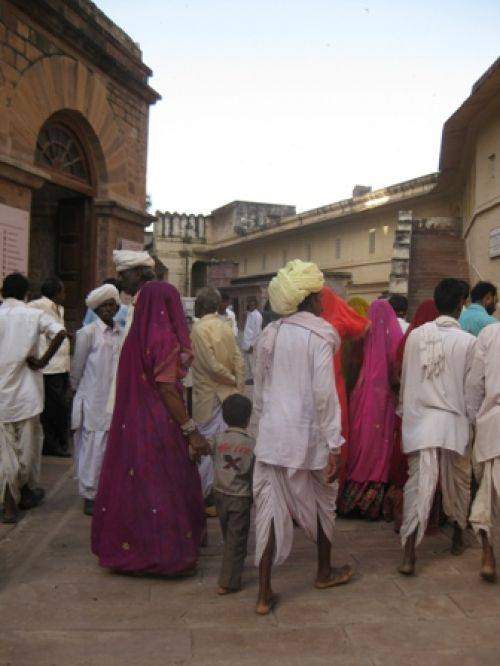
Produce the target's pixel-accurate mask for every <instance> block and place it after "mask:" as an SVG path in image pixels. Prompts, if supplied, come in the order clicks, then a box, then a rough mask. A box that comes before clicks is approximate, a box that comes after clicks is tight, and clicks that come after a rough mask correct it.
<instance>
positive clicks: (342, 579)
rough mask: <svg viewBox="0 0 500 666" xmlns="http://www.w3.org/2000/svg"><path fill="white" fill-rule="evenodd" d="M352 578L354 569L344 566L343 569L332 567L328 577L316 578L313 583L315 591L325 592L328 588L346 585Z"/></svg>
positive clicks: (347, 565)
mask: <svg viewBox="0 0 500 666" xmlns="http://www.w3.org/2000/svg"><path fill="white" fill-rule="evenodd" d="M353 576H354V569H353V568H352V567H351V566H350V565H349V564H345V565H344V566H343V567H338V568H335V567H332V568H331V569H330V573H329V574H328V576H321V577H320V576H318V578H317V579H316V581H315V583H314V587H315V588H316V589H317V590H326V589H327V588H329V587H337V586H338V585H346V583H348V582H349V581H350V580H351V578H352V577H353Z"/></svg>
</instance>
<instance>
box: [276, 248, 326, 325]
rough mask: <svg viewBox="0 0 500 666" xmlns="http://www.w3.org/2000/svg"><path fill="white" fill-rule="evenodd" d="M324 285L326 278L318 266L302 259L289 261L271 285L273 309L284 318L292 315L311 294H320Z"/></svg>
mask: <svg viewBox="0 0 500 666" xmlns="http://www.w3.org/2000/svg"><path fill="white" fill-rule="evenodd" d="M324 284H325V278H324V276H323V273H322V272H321V271H320V270H319V268H318V267H317V266H316V264H312V263H310V262H305V261H301V260H300V259H294V260H293V261H289V262H288V263H287V265H286V266H285V267H284V268H282V269H281V270H280V271H278V274H277V275H276V277H274V278H273V279H272V280H271V283H270V285H269V289H268V295H269V300H270V302H271V309H272V310H273V312H276V314H279V315H282V316H286V315H291V314H293V313H294V312H297V308H298V306H299V305H300V304H301V303H302V301H303V300H304V299H306V298H307V297H308V296H309V295H310V294H317V293H319V292H320V291H321V290H322V289H323V287H324Z"/></svg>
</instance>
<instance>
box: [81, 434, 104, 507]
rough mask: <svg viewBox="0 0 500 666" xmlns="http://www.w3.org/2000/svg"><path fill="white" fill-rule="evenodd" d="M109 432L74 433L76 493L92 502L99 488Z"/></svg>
mask: <svg viewBox="0 0 500 666" xmlns="http://www.w3.org/2000/svg"><path fill="white" fill-rule="evenodd" d="M108 434H109V431H107V430H106V431H104V432H96V431H92V430H85V428H80V429H78V430H77V431H76V432H75V471H76V476H77V478H78V492H79V494H80V496H81V497H84V498H85V499H89V500H94V499H95V496H96V495H97V489H98V487H99V477H100V476H101V468H102V461H103V460H104V454H105V452H106V444H107V443H108Z"/></svg>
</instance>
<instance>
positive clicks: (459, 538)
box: [451, 525, 465, 555]
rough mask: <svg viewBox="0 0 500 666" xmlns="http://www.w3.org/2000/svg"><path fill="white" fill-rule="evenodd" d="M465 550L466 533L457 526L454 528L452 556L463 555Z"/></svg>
mask: <svg viewBox="0 0 500 666" xmlns="http://www.w3.org/2000/svg"><path fill="white" fill-rule="evenodd" d="M464 550H465V544H464V531H463V530H462V529H461V528H460V527H459V526H458V525H455V526H454V528H453V539H452V542H451V554H452V555H462V554H463V552H464Z"/></svg>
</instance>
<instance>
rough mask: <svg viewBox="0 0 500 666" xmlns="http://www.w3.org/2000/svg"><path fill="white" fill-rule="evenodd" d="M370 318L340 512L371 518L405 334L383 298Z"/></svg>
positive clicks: (389, 440) (385, 460)
mask: <svg viewBox="0 0 500 666" xmlns="http://www.w3.org/2000/svg"><path fill="white" fill-rule="evenodd" d="M368 317H369V319H370V320H371V322H372V326H371V329H370V330H369V332H368V334H367V336H366V339H365V344H364V352H363V365H362V368H361V372H360V375H359V378H358V381H357V383H356V386H355V388H354V391H353V392H352V394H351V397H350V405H349V406H350V411H349V417H350V419H349V420H350V426H351V432H350V442H349V454H348V460H347V481H346V484H345V488H344V492H343V493H342V496H341V498H340V500H339V503H338V507H339V513H341V514H344V515H346V514H349V513H351V512H353V511H354V510H356V511H357V512H359V513H360V514H361V515H362V516H365V517H368V518H370V519H373V520H375V519H377V518H379V517H380V513H381V508H382V501H383V498H384V492H385V486H386V484H387V481H388V477H389V469H390V464H391V456H392V447H393V434H394V423H395V417H396V395H395V393H394V391H393V390H392V388H391V377H392V372H393V368H394V364H395V362H396V356H397V351H398V347H399V344H400V342H401V340H402V338H403V333H402V332H401V327H400V326H399V323H398V320H397V318H396V315H395V313H394V310H393V309H392V308H391V306H390V305H389V303H388V302H387V301H383V300H377V301H374V302H373V303H372V304H371V306H370V309H369V310H368Z"/></svg>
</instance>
